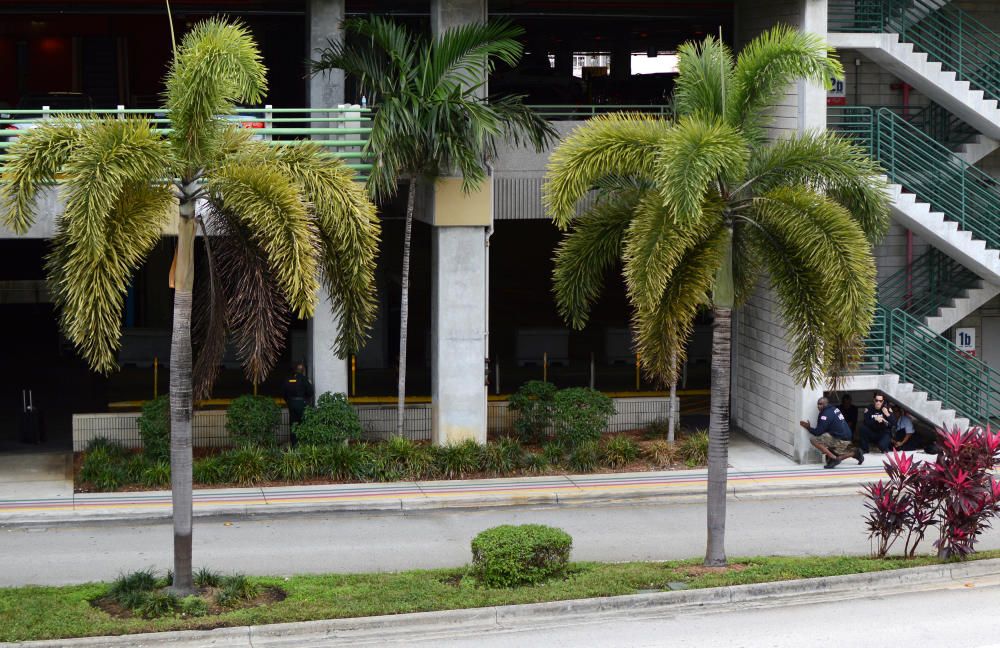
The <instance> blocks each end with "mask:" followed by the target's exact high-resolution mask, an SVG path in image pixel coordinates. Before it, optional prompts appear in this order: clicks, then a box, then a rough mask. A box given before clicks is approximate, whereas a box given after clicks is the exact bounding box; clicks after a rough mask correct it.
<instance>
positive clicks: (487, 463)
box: [482, 438, 524, 475]
mask: <svg viewBox="0 0 1000 648" xmlns="http://www.w3.org/2000/svg"><path fill="white" fill-rule="evenodd" d="M523 457H524V451H523V450H522V449H521V444H520V443H519V442H518V441H517V439H511V438H505V439H500V440H499V441H492V442H490V443H487V444H486V445H485V446H483V448H482V465H483V469H484V470H485V471H486V472H487V473H489V474H491V475H506V474H509V473H512V472H514V471H515V470H517V469H518V468H520V467H521V463H522V460H523Z"/></svg>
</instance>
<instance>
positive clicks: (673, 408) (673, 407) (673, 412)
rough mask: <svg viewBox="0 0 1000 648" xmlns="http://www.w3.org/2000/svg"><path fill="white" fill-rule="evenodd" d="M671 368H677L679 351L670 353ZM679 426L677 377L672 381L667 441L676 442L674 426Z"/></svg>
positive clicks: (674, 369)
mask: <svg viewBox="0 0 1000 648" xmlns="http://www.w3.org/2000/svg"><path fill="white" fill-rule="evenodd" d="M670 362H671V368H672V370H673V371H676V370H677V352H676V351H674V352H673V353H671V354H670ZM675 427H677V379H676V378H675V379H674V381H673V382H672V383H670V410H669V413H668V414H667V442H669V443H673V442H674V428H675Z"/></svg>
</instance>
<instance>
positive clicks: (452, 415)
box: [431, 0, 493, 445]
mask: <svg viewBox="0 0 1000 648" xmlns="http://www.w3.org/2000/svg"><path fill="white" fill-rule="evenodd" d="M487 17H488V15H487V3H486V0H431V31H432V33H433V34H434V35H435V36H437V35H438V34H440V33H442V32H443V31H445V30H447V29H451V28H453V27H458V26H460V25H464V24H468V23H471V22H485V21H486V20H487ZM485 94H486V88H485V86H484V87H483V89H482V95H481V96H485ZM487 182H489V181H487ZM459 184H460V180H459V179H458V178H445V179H442V180H439V181H438V182H437V184H436V186H435V187H434V197H433V201H432V202H433V206H432V212H433V215H432V219H431V223H432V225H433V228H434V229H433V233H432V235H431V236H432V256H433V260H432V270H431V272H432V273H433V278H432V293H431V328H432V331H431V398H432V424H433V429H432V438H433V441H434V443H435V444H437V445H445V444H449V443H458V442H461V441H464V440H466V439H474V440H475V441H477V442H479V443H485V442H486V381H485V361H486V352H487V350H486V327H487V322H486V303H487V301H486V300H487V287H486V268H487V259H486V232H487V228H488V227H489V226H490V225H491V223H492V204H493V197H492V191H490V190H487V191H480V192H474V193H473V194H471V195H470V194H464V193H462V192H461V191H460V190H459V188H458V187H459Z"/></svg>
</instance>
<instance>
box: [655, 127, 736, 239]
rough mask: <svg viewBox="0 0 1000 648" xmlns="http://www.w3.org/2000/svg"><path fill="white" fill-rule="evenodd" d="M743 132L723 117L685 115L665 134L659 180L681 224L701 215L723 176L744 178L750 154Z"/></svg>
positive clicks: (669, 208)
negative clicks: (711, 117) (711, 193)
mask: <svg viewBox="0 0 1000 648" xmlns="http://www.w3.org/2000/svg"><path fill="white" fill-rule="evenodd" d="M747 144H748V142H747V141H746V140H745V139H744V138H743V136H742V135H741V134H740V133H739V131H737V130H735V129H733V128H731V127H730V126H727V125H726V124H725V123H723V122H721V121H719V120H706V119H703V118H701V117H682V118H681V119H680V120H679V121H678V122H677V125H676V126H675V127H674V128H671V129H669V130H668V131H667V132H666V133H665V134H664V136H663V139H662V141H661V143H660V147H659V150H658V152H657V161H658V169H657V172H656V173H657V180H658V181H659V182H658V185H659V188H660V195H661V197H662V198H663V204H664V206H665V207H666V208H667V211H669V212H671V213H672V214H673V216H674V218H675V220H676V221H677V222H678V223H682V222H685V221H688V220H691V219H694V218H697V217H698V216H699V215H700V212H701V209H702V206H703V204H704V202H705V198H706V196H707V195H708V194H709V192H710V191H713V192H716V193H718V191H719V189H718V187H719V182H720V180H721V179H723V178H742V177H743V176H744V173H745V171H746V167H747V159H748V158H749V156H750V150H749V147H748V145H747Z"/></svg>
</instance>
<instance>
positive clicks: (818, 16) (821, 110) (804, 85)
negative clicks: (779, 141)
mask: <svg viewBox="0 0 1000 648" xmlns="http://www.w3.org/2000/svg"><path fill="white" fill-rule="evenodd" d="M800 2H801V12H802V23H801V27H800V29H801V30H802V31H804V32H812V33H813V34H817V35H819V36H822V37H823V38H824V39H825V38H826V36H827V31H826V23H827V12H828V11H829V9H828V7H827V0H800ZM826 91H827V88H826V86H821V85H819V84H817V83H812V82H806V81H799V83H798V92H799V132H800V133H803V132H807V131H817V130H826Z"/></svg>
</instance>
